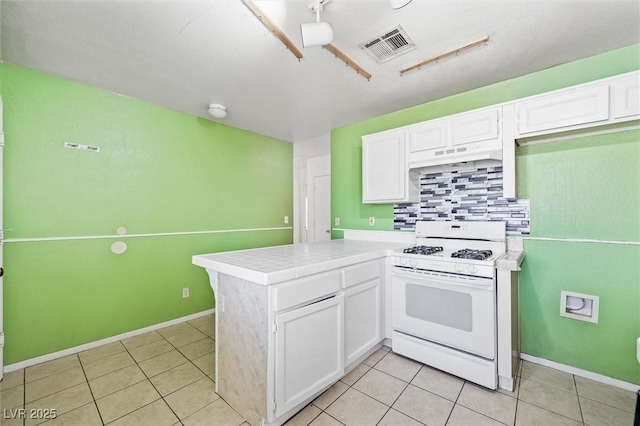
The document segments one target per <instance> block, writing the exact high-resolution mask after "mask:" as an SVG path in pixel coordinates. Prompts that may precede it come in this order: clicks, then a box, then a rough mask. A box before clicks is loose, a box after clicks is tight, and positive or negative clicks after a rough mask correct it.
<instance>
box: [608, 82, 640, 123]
mask: <svg viewBox="0 0 640 426" xmlns="http://www.w3.org/2000/svg"><path fill="white" fill-rule="evenodd" d="M612 103H613V118H614V119H615V118H624V117H631V116H634V115H639V114H640V83H639V80H638V75H635V74H634V75H632V76H630V77H627V78H624V79H621V80H618V81H615V82H613V102H612Z"/></svg>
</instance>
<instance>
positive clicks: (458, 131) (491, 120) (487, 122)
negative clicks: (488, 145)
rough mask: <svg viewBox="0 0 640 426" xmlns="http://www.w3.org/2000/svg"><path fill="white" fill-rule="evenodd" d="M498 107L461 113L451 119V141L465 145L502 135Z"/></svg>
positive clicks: (454, 143)
mask: <svg viewBox="0 0 640 426" xmlns="http://www.w3.org/2000/svg"><path fill="white" fill-rule="evenodd" d="M499 123H500V112H499V109H498V108H491V109H483V110H480V111H474V112H470V113H466V114H459V115H456V116H454V117H453V118H452V119H451V130H452V131H451V143H452V144H453V145H464V144H469V143H475V142H482V141H492V140H497V139H498V137H499V136H500V130H499V126H498V124H499Z"/></svg>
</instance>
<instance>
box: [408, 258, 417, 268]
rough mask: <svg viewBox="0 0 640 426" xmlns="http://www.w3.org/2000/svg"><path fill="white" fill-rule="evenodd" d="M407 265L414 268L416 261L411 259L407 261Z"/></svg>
mask: <svg viewBox="0 0 640 426" xmlns="http://www.w3.org/2000/svg"><path fill="white" fill-rule="evenodd" d="M409 265H411V266H413V267H414V268H415V267H416V266H417V265H418V261H417V260H415V259H411V260H409Z"/></svg>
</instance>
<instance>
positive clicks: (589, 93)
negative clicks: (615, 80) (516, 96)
mask: <svg viewBox="0 0 640 426" xmlns="http://www.w3.org/2000/svg"><path fill="white" fill-rule="evenodd" d="M516 116H517V117H518V126H517V131H518V134H519V135H525V136H526V135H529V134H534V133H552V131H562V130H570V129H571V128H573V127H574V126H583V125H585V124H590V123H598V122H601V121H606V120H608V119H609V86H608V85H606V84H603V85H599V86H596V87H589V88H584V87H583V88H579V89H569V90H561V91H558V92H555V93H552V94H548V95H542V96H536V97H534V98H531V99H529V100H525V101H522V102H516Z"/></svg>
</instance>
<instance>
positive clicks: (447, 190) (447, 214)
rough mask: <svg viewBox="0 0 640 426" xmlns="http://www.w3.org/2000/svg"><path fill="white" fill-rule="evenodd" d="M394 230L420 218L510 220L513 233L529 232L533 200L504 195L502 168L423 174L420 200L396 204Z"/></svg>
mask: <svg viewBox="0 0 640 426" xmlns="http://www.w3.org/2000/svg"><path fill="white" fill-rule="evenodd" d="M393 213H394V226H393V227H394V229H397V230H405V229H406V230H412V229H415V224H416V221H417V220H445V221H446V220H482V221H491V220H498V221H506V222H507V232H508V233H510V234H529V200H521V199H512V198H503V197H502V167H486V168H478V169H475V170H461V171H450V172H449V171H447V172H439V173H428V174H423V175H421V176H420V202H419V203H402V204H396V205H395V206H394V208H393Z"/></svg>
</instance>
